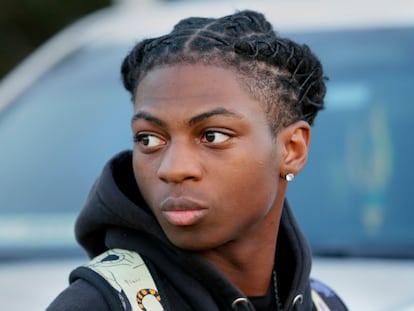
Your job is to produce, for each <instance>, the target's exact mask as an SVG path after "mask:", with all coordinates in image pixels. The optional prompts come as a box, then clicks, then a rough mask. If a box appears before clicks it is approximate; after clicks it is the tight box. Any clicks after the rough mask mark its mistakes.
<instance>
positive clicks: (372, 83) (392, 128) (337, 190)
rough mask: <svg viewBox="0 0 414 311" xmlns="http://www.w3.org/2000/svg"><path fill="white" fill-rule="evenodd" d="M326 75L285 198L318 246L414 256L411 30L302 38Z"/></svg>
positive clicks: (413, 47) (319, 248) (339, 250)
mask: <svg viewBox="0 0 414 311" xmlns="http://www.w3.org/2000/svg"><path fill="white" fill-rule="evenodd" d="M298 40H302V41H304V42H307V43H308V44H309V45H311V47H312V49H314V50H315V51H316V53H317V54H318V56H319V57H320V58H321V60H322V62H323V64H324V65H325V69H326V73H327V75H328V76H329V79H330V80H329V81H328V83H327V85H328V93H327V98H326V110H325V111H322V112H321V113H320V115H319V116H318V118H317V120H316V124H315V126H314V130H313V141H312V145H311V151H310V156H309V162H310V163H311V164H310V165H308V166H307V167H306V168H305V170H304V172H303V173H302V174H300V175H299V176H298V177H297V178H296V179H295V181H294V183H293V184H292V185H291V188H290V189H289V195H288V197H289V199H290V201H291V203H292V205H293V206H294V208H295V209H296V210H297V213H298V218H299V220H300V222H301V223H302V224H303V228H304V230H305V232H306V233H307V235H308V237H309V238H310V242H311V244H312V246H313V248H314V252H315V253H321V254H327V253H331V254H333V255H335V254H343V255H366V256H370V255H373V256H374V255H375V256H396V257H399V256H401V257H407V256H408V257H409V256H413V255H414V251H413V249H414V248H413V246H414V227H413V226H412V219H413V218H414V210H413V209H412V206H414V200H413V198H412V197H411V196H410V191H411V186H410V185H411V172H413V171H414V170H413V164H412V161H411V159H412V158H413V157H414V144H413V143H412V139H411V138H410V129H411V124H412V121H411V118H412V115H413V113H414V105H413V103H414V94H413V91H412V88H413V86H414V75H413V74H412V72H413V70H414V59H413V57H412V55H413V52H414V30H413V29H397V30H387V29H383V30H381V29H377V30H373V31H359V32H340V33H338V32H325V33H320V34H312V35H303V36H298Z"/></svg>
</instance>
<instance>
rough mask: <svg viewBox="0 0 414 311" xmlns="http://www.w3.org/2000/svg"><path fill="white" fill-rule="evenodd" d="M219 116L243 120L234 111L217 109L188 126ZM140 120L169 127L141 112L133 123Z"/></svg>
mask: <svg viewBox="0 0 414 311" xmlns="http://www.w3.org/2000/svg"><path fill="white" fill-rule="evenodd" d="M217 115H224V116H230V117H235V118H237V119H242V116H241V115H239V114H237V113H235V112H233V111H230V110H228V109H225V108H215V109H213V110H210V111H206V112H203V113H200V114H198V115H196V116H194V117H192V118H191V119H190V120H189V121H188V125H189V126H192V125H194V124H197V123H199V122H201V121H203V120H205V119H208V118H211V117H213V116H217ZM140 119H143V120H146V121H148V122H151V123H155V124H157V125H158V126H161V127H167V124H166V123H165V122H164V121H163V120H161V119H159V118H157V117H155V116H153V115H151V114H149V113H147V112H145V111H140V112H138V113H137V114H135V115H134V116H133V117H132V120H131V122H134V121H137V120H140Z"/></svg>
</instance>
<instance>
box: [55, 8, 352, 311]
mask: <svg viewBox="0 0 414 311" xmlns="http://www.w3.org/2000/svg"><path fill="white" fill-rule="evenodd" d="M122 76H123V81H124V85H125V87H126V89H127V90H128V91H129V92H130V93H131V95H132V98H133V102H134V115H133V117H132V122H131V128H132V132H133V137H134V148H133V151H132V152H130V151H127V152H123V153H121V154H119V155H117V156H116V157H114V158H113V159H112V160H111V161H110V162H109V163H108V164H107V166H106V167H105V168H104V170H103V173H102V175H101V176H100V178H99V179H98V180H97V182H96V184H95V185H94V187H93V189H92V191H91V194H90V196H89V199H88V201H87V203H86V206H85V208H84V210H83V211H82V213H81V215H80V216H79V219H78V222H77V225H76V234H77V238H78V240H79V242H80V243H81V244H82V246H83V247H84V248H85V249H86V250H87V252H88V254H89V255H90V256H91V257H96V256H98V255H99V256H98V257H96V258H95V259H94V260H93V261H92V262H91V263H89V264H88V265H87V267H82V268H80V269H77V270H75V271H74V272H73V273H72V275H71V282H72V283H71V285H70V286H69V287H68V288H67V289H66V290H65V291H64V292H63V293H62V294H61V295H60V296H59V297H58V298H57V299H56V300H55V301H54V302H53V303H52V304H51V306H50V307H49V309H48V310H122V309H124V310H179V311H182V310H205V311H214V310H316V309H318V310H329V309H331V310H346V308H345V306H344V305H343V303H342V302H341V301H340V299H339V298H338V297H337V296H336V295H335V294H334V293H333V292H332V291H330V289H329V288H327V287H325V286H324V285H323V284H321V283H318V282H316V281H313V280H310V278H309V273H310V267H311V255H310V251H309V248H308V245H307V243H306V241H305V239H304V237H303V236H302V234H301V232H300V230H299V228H298V225H297V223H296V221H295V219H294V217H293V215H292V212H291V210H290V208H289V206H288V203H287V201H286V200H285V194H286V189H287V186H288V182H289V181H291V180H292V179H293V177H294V175H296V174H298V173H299V172H300V170H301V169H302V168H303V166H304V165H305V163H306V160H307V154H308V148H309V143H310V137H311V128H310V126H311V125H312V123H313V120H314V118H315V116H316V114H317V112H318V111H319V110H320V109H322V108H323V98H324V95H325V84H324V80H325V79H324V76H323V71H322V66H321V64H320V62H319V61H318V59H317V58H316V57H315V56H314V55H313V54H312V53H311V51H310V50H309V49H308V47H306V46H301V45H298V44H296V43H294V42H292V41H291V40H289V39H284V38H280V37H278V36H277V35H276V34H275V32H274V31H273V30H272V27H271V25H270V24H269V23H268V22H267V21H266V19H265V18H264V16H263V15H261V14H259V13H257V12H251V11H243V12H239V13H236V14H234V15H230V16H225V17H223V18H219V19H207V18H189V19H185V20H183V21H181V22H179V23H178V24H177V25H176V26H175V28H174V29H173V31H172V32H171V33H169V34H166V35H165V36H162V37H158V38H153V39H147V40H144V41H142V42H140V43H139V44H138V45H137V46H136V47H135V48H134V49H133V50H132V51H131V53H130V54H129V55H128V56H127V57H126V59H125V60H124V63H123V66H122ZM107 250H109V251H107ZM102 253H103V254H102ZM100 254H102V255H100ZM114 267H115V268H114ZM311 287H313V288H314V290H313V291H312V290H311ZM315 289H317V290H319V294H318V293H317V292H318V291H317V290H316V291H315ZM321 293H323V294H321Z"/></svg>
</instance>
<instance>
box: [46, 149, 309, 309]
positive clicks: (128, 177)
mask: <svg viewBox="0 0 414 311" xmlns="http://www.w3.org/2000/svg"><path fill="white" fill-rule="evenodd" d="M75 232H76V237H77V239H78V241H79V243H80V244H81V245H82V246H83V247H84V248H85V250H86V251H87V253H88V255H89V256H90V257H95V256H97V255H99V254H101V253H102V252H104V251H105V250H107V249H111V248H123V249H129V250H133V251H136V252H138V253H139V254H140V255H141V256H142V257H143V258H144V260H145V262H146V263H147V265H148V268H149V270H150V271H151V274H152V275H153V277H154V280H155V281H156V284H157V287H158V289H159V292H160V293H161V295H162V296H163V301H165V300H166V301H167V306H166V310H174V311H175V310H179V311H184V310H197V311H216V310H229V311H230V310H232V311H235V310H254V308H253V307H252V306H251V305H250V304H249V305H247V304H245V305H244V304H237V305H236V307H232V303H233V302H234V301H235V300H236V299H238V298H241V297H245V295H244V294H243V293H242V292H241V291H240V290H239V289H238V288H236V287H235V286H234V285H233V284H232V283H231V282H230V281H229V280H228V279H227V278H226V277H225V276H224V275H223V274H222V273H221V272H220V271H218V270H217V269H216V268H215V267H214V266H212V265H211V264H210V263H209V262H207V261H206V260H205V259H204V258H203V257H201V256H199V255H198V254H197V253H195V252H190V251H185V250H182V249H178V248H177V247H175V246H174V245H173V244H171V243H170V242H169V240H168V239H167V237H166V235H165V234H164V232H163V231H162V229H161V227H160V226H159V224H158V223H157V221H156V219H155V217H154V216H153V214H152V213H151V211H150V210H149V209H148V207H147V206H146V204H145V202H144V201H143V199H142V197H141V195H140V192H139V189H138V187H137V185H136V182H135V178H134V175H133V170H132V153H131V152H130V151H126V152H122V153H120V154H118V155H117V156H116V157H114V158H113V159H112V160H111V161H110V162H109V163H108V164H107V165H106V166H105V168H104V170H103V172H102V175H101V176H100V177H99V178H98V180H97V181H96V183H95V184H94V186H93V188H92V190H91V192H90V195H89V197H88V199H87V202H86V204H85V207H84V208H83V210H82V212H81V213H80V215H79V218H78V220H77V223H76V228H75ZM252 256H254V254H252ZM310 269H311V255H310V250H309V247H308V245H307V243H306V241H305V239H304V237H303V235H302V233H301V231H300V230H299V228H298V225H297V223H296V220H295V219H294V216H293V215H292V212H291V210H290V208H289V206H288V204H287V203H286V202H285V204H284V207H283V213H282V217H281V224H280V229H279V235H278V241H277V251H276V259H275V270H276V274H277V282H278V289H279V290H278V291H279V298H280V301H281V304H282V308H283V310H285V311H289V310H306V311H308V310H312V301H311V292H310V280H309V274H310ZM47 310H48V311H58V310H72V311H74V310H100V311H105V310H110V309H109V307H108V306H107V305H106V304H105V302H104V299H103V298H102V295H101V293H99V292H98V290H97V289H96V288H94V287H93V286H91V285H90V284H88V283H87V282H86V281H85V280H82V279H78V280H76V281H74V282H73V283H72V284H71V285H70V286H69V287H68V288H67V289H66V290H65V291H64V292H62V293H61V295H59V296H58V297H57V298H56V300H55V301H54V302H53V303H52V304H51V305H50V306H49V308H48V309H47Z"/></svg>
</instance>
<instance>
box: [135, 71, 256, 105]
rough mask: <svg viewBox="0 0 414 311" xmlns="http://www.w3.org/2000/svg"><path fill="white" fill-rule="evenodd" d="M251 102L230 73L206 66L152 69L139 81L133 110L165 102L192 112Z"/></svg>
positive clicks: (233, 74)
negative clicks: (219, 104) (227, 103)
mask: <svg viewBox="0 0 414 311" xmlns="http://www.w3.org/2000/svg"><path fill="white" fill-rule="evenodd" d="M251 101H255V99H254V98H253V97H252V96H251V95H250V94H249V93H248V92H247V90H246V89H245V88H243V86H242V84H241V83H240V80H239V79H238V76H237V74H236V73H235V72H234V71H233V70H231V69H227V68H220V67H217V66H206V65H174V66H165V67H158V68H155V69H153V70H151V71H149V72H148V73H147V74H146V76H145V77H144V78H143V79H142V80H141V82H140V84H139V85H138V88H137V90H136V93H135V98H134V103H135V108H136V109H138V108H142V107H143V106H147V107H148V106H151V107H153V108H156V106H157V105H162V104H165V102H168V103H170V104H173V103H181V105H179V106H181V107H183V108H186V107H185V105H189V106H187V108H191V107H195V106H196V105H197V103H203V104H204V105H207V103H210V104H212V105H216V104H218V103H223V102H233V103H234V104H238V105H239V106H243V104H244V103H249V102H251ZM256 104H257V103H256ZM235 106H237V105H235ZM164 108H165V107H164ZM175 108H178V107H175Z"/></svg>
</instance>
